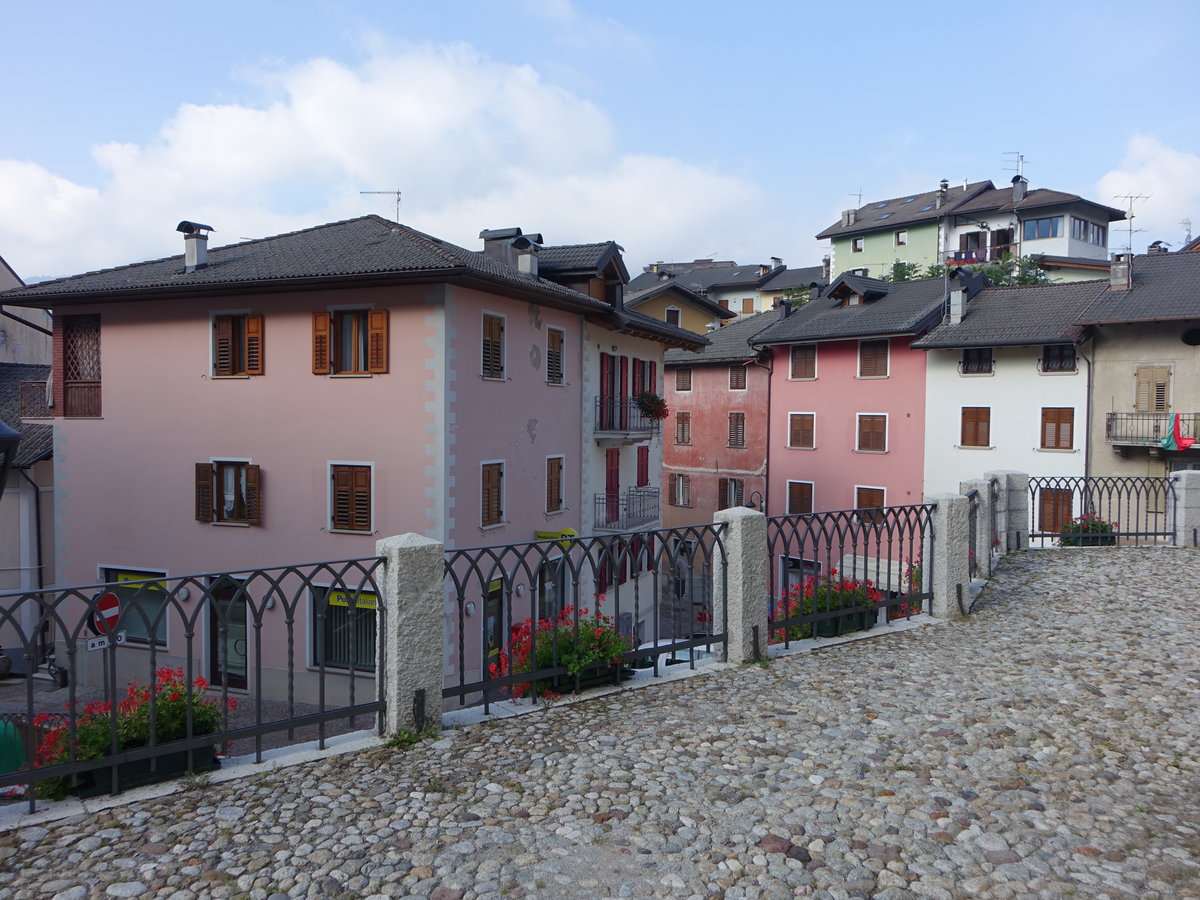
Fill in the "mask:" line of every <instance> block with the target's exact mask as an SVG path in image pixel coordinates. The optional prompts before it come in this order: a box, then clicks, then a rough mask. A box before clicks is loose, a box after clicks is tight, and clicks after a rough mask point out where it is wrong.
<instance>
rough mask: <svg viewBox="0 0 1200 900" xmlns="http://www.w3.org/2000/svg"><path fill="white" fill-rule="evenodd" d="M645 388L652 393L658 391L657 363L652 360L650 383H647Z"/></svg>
mask: <svg viewBox="0 0 1200 900" xmlns="http://www.w3.org/2000/svg"><path fill="white" fill-rule="evenodd" d="M646 390H648V391H650V392H651V393H653V394H657V393H658V363H656V362H654V360H651V361H650V384H649V385H647V387H646Z"/></svg>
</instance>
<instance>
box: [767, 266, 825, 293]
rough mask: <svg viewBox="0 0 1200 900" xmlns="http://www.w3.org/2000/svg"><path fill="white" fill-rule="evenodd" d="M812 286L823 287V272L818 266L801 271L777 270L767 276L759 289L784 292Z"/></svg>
mask: <svg viewBox="0 0 1200 900" xmlns="http://www.w3.org/2000/svg"><path fill="white" fill-rule="evenodd" d="M814 284H819V285H824V284H825V280H824V271H823V270H822V268H821V267H820V266H808V267H806V268H803V269H788V268H786V267H785V268H783V269H777V270H775V271H773V272H772V273H771V274H770V275H768V276H767V280H766V281H764V282H763V283H762V284H761V285H760V287H761V288H762V289H763V290H764V291H786V290H787V289H788V288H795V287H799V288H806V287H812V286H813V285H814Z"/></svg>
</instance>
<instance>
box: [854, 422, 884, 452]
mask: <svg viewBox="0 0 1200 900" xmlns="http://www.w3.org/2000/svg"><path fill="white" fill-rule="evenodd" d="M858 449H859V450H870V451H878V452H883V451H885V450H887V418H886V417H885V416H859V417H858Z"/></svg>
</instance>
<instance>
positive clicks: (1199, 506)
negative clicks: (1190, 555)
mask: <svg viewBox="0 0 1200 900" xmlns="http://www.w3.org/2000/svg"><path fill="white" fill-rule="evenodd" d="M1171 483H1172V484H1173V485H1174V486H1175V504H1174V507H1173V508H1168V510H1167V514H1168V519H1167V521H1168V522H1171V521H1174V523H1175V546H1176V547H1196V546H1200V471H1194V470H1188V471H1183V472H1175V473H1173V474H1172V475H1171Z"/></svg>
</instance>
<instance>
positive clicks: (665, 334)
mask: <svg viewBox="0 0 1200 900" xmlns="http://www.w3.org/2000/svg"><path fill="white" fill-rule="evenodd" d="M622 318H623V319H624V321H625V325H624V327H621V326H620V325H619V324H618V325H617V326H616V327H617V330H618V331H626V332H629V331H632V332H635V333H637V334H638V335H640V336H642V337H648V338H651V339H652V340H658V341H660V342H662V343H664V344H673V345H675V346H676V347H687V348H689V349H693V350H699V349H700V348H701V347H704V346H706V345H707V344H708V339H707V338H705V337H702V336H701V335H698V334H696V333H695V332H694V331H688V330H687V329H686V328H680V327H679V326H677V325H668V324H667V323H666V322H664V321H662V320H661V319H655V318H653V317H652V316H647V315H644V314H643V313H640V312H638V311H637V310H633V309H626V310H622V311H621V312H619V313H618V314H617V315H616V316H615V320H616V322H618V323H620V322H621V320H622Z"/></svg>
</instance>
